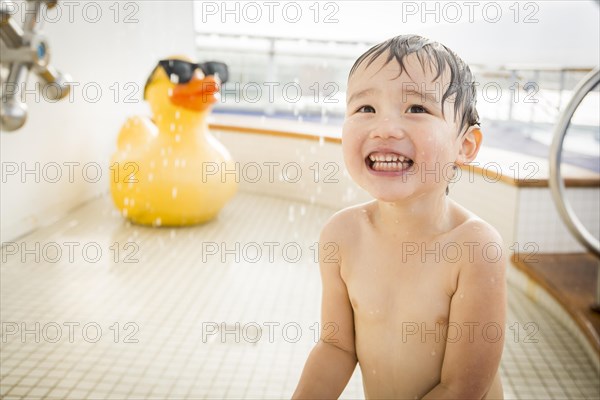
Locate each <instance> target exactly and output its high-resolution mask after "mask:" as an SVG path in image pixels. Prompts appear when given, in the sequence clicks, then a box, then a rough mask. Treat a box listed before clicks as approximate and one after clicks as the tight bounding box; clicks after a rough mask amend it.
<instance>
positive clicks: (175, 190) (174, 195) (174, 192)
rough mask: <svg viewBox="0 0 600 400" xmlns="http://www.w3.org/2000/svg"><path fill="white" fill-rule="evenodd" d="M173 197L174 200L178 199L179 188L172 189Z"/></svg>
mask: <svg viewBox="0 0 600 400" xmlns="http://www.w3.org/2000/svg"><path fill="white" fill-rule="evenodd" d="M171 197H173V198H175V197H177V188H176V187H174V188H173V189H171Z"/></svg>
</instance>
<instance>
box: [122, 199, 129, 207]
mask: <svg viewBox="0 0 600 400" xmlns="http://www.w3.org/2000/svg"><path fill="white" fill-rule="evenodd" d="M123 204H124V205H126V206H128V205H129V197H125V198H124V199H123Z"/></svg>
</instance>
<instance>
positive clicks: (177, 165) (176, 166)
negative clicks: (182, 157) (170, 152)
mask: <svg viewBox="0 0 600 400" xmlns="http://www.w3.org/2000/svg"><path fill="white" fill-rule="evenodd" d="M175 168H179V158H176V159H175Z"/></svg>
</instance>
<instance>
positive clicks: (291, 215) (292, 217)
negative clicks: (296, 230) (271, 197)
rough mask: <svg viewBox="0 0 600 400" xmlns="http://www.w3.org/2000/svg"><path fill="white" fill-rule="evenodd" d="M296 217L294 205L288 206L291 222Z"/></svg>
mask: <svg viewBox="0 0 600 400" xmlns="http://www.w3.org/2000/svg"><path fill="white" fill-rule="evenodd" d="M294 219H295V218H294V206H290V207H289V208H288V220H289V221H290V222H294Z"/></svg>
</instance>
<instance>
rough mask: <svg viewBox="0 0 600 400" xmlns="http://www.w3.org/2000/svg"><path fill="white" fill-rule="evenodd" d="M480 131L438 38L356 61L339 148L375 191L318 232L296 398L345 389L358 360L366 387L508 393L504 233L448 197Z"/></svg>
mask: <svg viewBox="0 0 600 400" xmlns="http://www.w3.org/2000/svg"><path fill="white" fill-rule="evenodd" d="M481 137H482V135H481V132H480V130H479V124H478V115H477V111H476V109H475V85H474V82H473V77H472V75H471V72H470V69H469V67H468V66H467V65H466V64H465V63H464V62H463V61H462V60H461V59H460V58H458V56H456V54H454V53H453V52H452V51H450V50H449V49H447V48H446V47H444V46H443V45H441V44H439V43H436V42H432V41H430V40H427V39H425V38H422V37H419V36H414V35H404V36H398V37H395V38H392V39H390V40H388V41H386V42H383V43H381V44H379V45H377V46H375V47H373V48H372V49H370V50H369V51H367V52H366V53H365V54H363V55H362V56H361V57H360V58H359V59H358V60H357V61H356V63H355V64H354V66H353V67H352V70H351V71H350V76H349V78H348V92H347V112H346V119H345V122H344V126H343V131H342V149H343V154H344V161H345V164H346V167H347V169H348V172H349V173H350V175H351V177H352V178H353V179H354V181H355V182H357V184H358V185H360V186H361V187H362V188H364V189H365V190H367V191H368V192H369V193H370V194H371V195H372V196H373V197H374V198H375V200H374V201H372V202H369V203H366V204H361V205H358V206H355V207H350V208H348V209H345V210H343V211H340V212H338V213H337V214H335V215H334V216H333V217H332V218H331V219H330V220H329V221H328V222H327V224H326V225H325V227H324V228H323V230H322V232H321V237H320V246H321V250H322V251H321V256H320V265H321V267H320V268H321V279H322V283H323V298H322V309H321V314H322V315H321V337H320V340H319V342H318V343H317V344H316V345H315V347H314V349H313V350H312V352H311V353H310V355H309V357H308V360H307V361H306V365H305V367H304V370H303V372H302V376H301V378H300V382H299V384H298V387H297V389H296V392H295V393H294V398H299V399H301V398H337V397H339V395H340V394H341V393H342V391H343V389H344V387H345V386H346V384H347V383H348V380H349V379H350V377H351V375H352V372H353V370H354V368H355V366H356V363H357V362H358V363H359V364H360V368H361V371H362V377H363V384H364V390H365V397H366V398H373V399H421V398H423V399H430V398H431V399H433V398H443V399H482V398H483V399H498V398H499V399H501V398H503V394H502V386H501V383H500V378H499V372H498V366H499V363H500V357H501V354H502V348H503V343H504V340H503V334H502V333H503V330H504V322H505V312H506V311H505V310H506V287H505V260H504V258H503V257H502V253H501V251H499V252H498V251H496V252H494V251H491V250H490V248H495V249H496V250H498V249H502V241H501V238H500V236H499V234H498V233H497V232H496V231H495V230H494V228H492V227H491V226H490V225H488V224H487V223H486V222H484V221H482V220H481V219H479V218H478V217H477V216H475V215H474V214H472V213H470V212H469V211H467V210H466V209H464V208H463V207H461V206H460V205H458V204H457V203H455V202H454V201H452V200H451V199H450V198H448V197H447V196H446V195H447V185H448V181H449V180H450V179H452V178H453V176H454V175H453V174H454V173H456V172H457V169H456V167H457V166H459V165H464V164H467V163H468V162H470V161H472V160H473V159H474V158H475V156H476V155H477V152H478V151H479V146H480V144H481ZM332 244H333V245H334V246H335V248H336V250H337V251H336V254H334V255H333V256H332V254H331V253H332V252H331V250H330V249H331V246H332ZM483 248H485V249H486V251H483ZM326 250H329V251H326ZM498 254H499V255H498Z"/></svg>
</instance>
